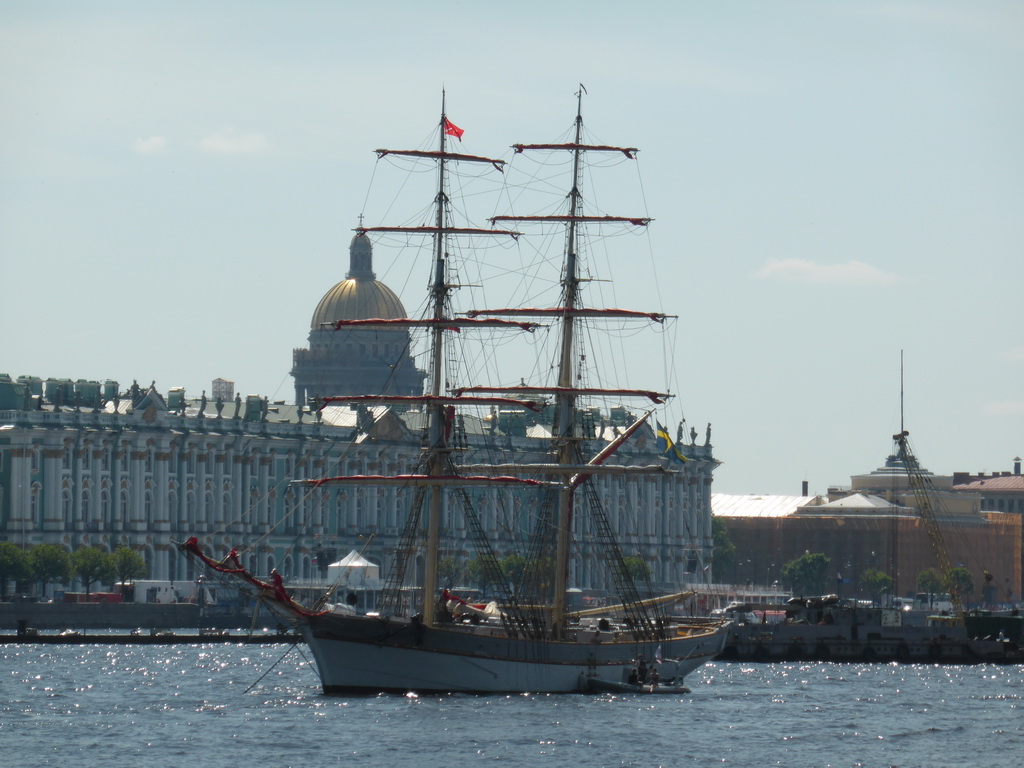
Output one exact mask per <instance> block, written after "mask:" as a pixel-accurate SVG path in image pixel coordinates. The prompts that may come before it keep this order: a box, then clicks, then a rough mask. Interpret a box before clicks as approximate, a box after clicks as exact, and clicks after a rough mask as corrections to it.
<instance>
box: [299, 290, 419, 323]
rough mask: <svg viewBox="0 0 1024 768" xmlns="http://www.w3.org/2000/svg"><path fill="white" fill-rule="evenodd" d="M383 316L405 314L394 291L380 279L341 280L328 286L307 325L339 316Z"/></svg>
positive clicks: (360, 317) (348, 318)
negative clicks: (331, 286) (329, 287)
mask: <svg viewBox="0 0 1024 768" xmlns="http://www.w3.org/2000/svg"><path fill="white" fill-rule="evenodd" d="M376 317H379V318H383V319H385V320H390V319H395V318H399V317H406V314H405V307H403V306H402V302H401V300H400V299H399V298H398V296H396V295H395V292H394V291H392V290H391V289H390V288H388V287H387V286H386V285H384V283H382V282H380V281H379V280H360V279H359V278H354V277H352V278H349V279H348V280H342V281H341V282H340V283H338V284H337V285H335V286H334V287H333V288H331V290H329V291H328V292H327V293H326V294H324V297H323V298H322V299H320V303H319V304H317V305H316V311H315V312H313V320H312V322H311V323H310V328H312V329H313V330H317V329H319V328H320V327H321V324H322V323H334V322H337V321H338V320H369V319H371V318H376Z"/></svg>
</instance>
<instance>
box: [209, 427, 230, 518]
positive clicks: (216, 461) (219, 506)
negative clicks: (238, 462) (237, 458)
mask: <svg viewBox="0 0 1024 768" xmlns="http://www.w3.org/2000/svg"><path fill="white" fill-rule="evenodd" d="M226 461H227V455H226V451H225V449H224V446H222V445H218V446H217V447H216V450H215V451H214V454H213V525H214V528H215V530H218V531H221V530H223V529H224V526H225V524H226V523H227V514H228V510H227V509H225V508H224V476H225V473H226V472H227V468H226V467H225V463H226Z"/></svg>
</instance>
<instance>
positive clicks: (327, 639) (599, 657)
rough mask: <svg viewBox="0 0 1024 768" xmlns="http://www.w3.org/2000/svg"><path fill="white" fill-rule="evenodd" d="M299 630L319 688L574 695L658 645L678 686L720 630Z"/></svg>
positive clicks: (354, 625) (622, 672) (320, 624)
mask: <svg viewBox="0 0 1024 768" xmlns="http://www.w3.org/2000/svg"><path fill="white" fill-rule="evenodd" d="M302 632H303V635H304V636H305V639H306V642H307V643H308V644H309V647H310V650H311V651H312V653H313V657H314V658H315V659H316V663H317V668H318V670H319V673H320V678H321V681H322V684H323V688H324V691H325V692H327V693H334V692H354V693H379V692H400V693H405V692H409V691H417V692H431V691H432V692H463V693H519V692H535V693H577V692H583V691H587V690H591V689H593V688H594V686H592V685H590V684H589V681H590V680H594V679H596V680H599V681H606V682H609V683H623V682H625V681H626V680H627V679H628V676H629V672H630V669H631V668H632V667H634V666H635V665H636V661H637V659H638V658H639V657H640V656H641V655H643V656H644V657H645V658H646V659H647V660H648V663H650V662H651V661H652V660H653V659H654V658H655V654H656V653H657V652H658V649H659V647H660V648H661V654H662V656H663V658H664V659H665V661H664V662H662V664H661V665H659V674H660V676H661V678H662V679H663V680H666V681H667V680H668V679H670V678H671V679H673V680H674V682H675V683H676V684H680V683H681V682H682V678H683V676H684V675H686V674H687V673H689V672H691V671H693V670H694V669H696V668H698V667H700V666H701V665H703V664H705V663H706V662H708V661H710V660H712V659H713V658H714V657H715V656H716V655H717V654H718V653H719V652H720V651H721V649H722V646H723V644H724V642H725V639H726V632H725V631H724V630H723V629H713V630H708V631H702V632H700V633H698V634H694V635H691V636H687V637H674V638H671V639H667V640H661V641H654V642H650V641H644V642H634V641H629V642H625V641H611V640H610V639H609V642H607V643H604V642H602V643H595V642H587V643H583V642H574V641H568V642H554V641H547V640H540V641H538V640H520V639H514V638H508V637H505V636H504V635H503V633H501V630H498V629H495V630H493V632H492V631H491V630H487V629H481V628H462V627H459V628H445V627H441V628H435V629H427V628H425V627H422V626H419V625H416V624H413V623H410V622H407V621H396V620H390V621H385V620H383V619H377V618H373V617H355V616H352V617H338V616H329V617H314V618H313V619H310V620H309V622H304V623H303V625H302Z"/></svg>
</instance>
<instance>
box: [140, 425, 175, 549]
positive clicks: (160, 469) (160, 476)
mask: <svg viewBox="0 0 1024 768" xmlns="http://www.w3.org/2000/svg"><path fill="white" fill-rule="evenodd" d="M152 450H153V480H152V497H153V503H152V506H151V508H150V514H151V516H152V519H151V520H147V521H146V525H147V527H148V528H149V530H152V531H160V532H163V533H167V532H169V531H170V530H171V515H172V510H171V509H170V508H169V496H170V488H171V450H172V448H171V442H170V439H169V437H167V436H163V437H161V438H160V439H159V440H158V441H157V443H156V445H154V446H153V449H152Z"/></svg>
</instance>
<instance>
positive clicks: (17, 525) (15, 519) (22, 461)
mask: <svg viewBox="0 0 1024 768" xmlns="http://www.w3.org/2000/svg"><path fill="white" fill-rule="evenodd" d="M7 455H8V456H9V457H10V460H11V488H10V497H9V498H10V500H11V505H10V508H9V509H8V510H7V531H8V532H9V533H21V532H27V531H30V530H31V529H32V448H31V446H27V445H20V446H17V447H12V448H11V450H10V451H9V452H8V454H7Z"/></svg>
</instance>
